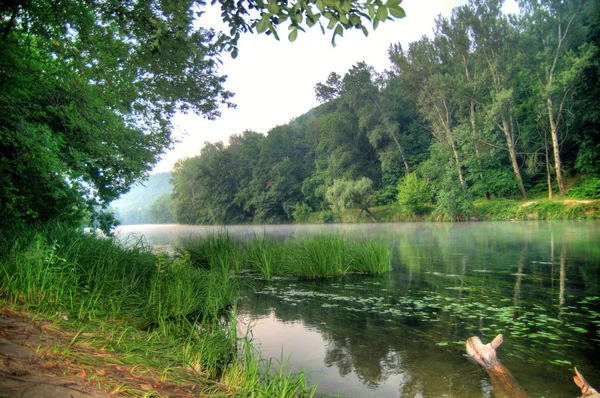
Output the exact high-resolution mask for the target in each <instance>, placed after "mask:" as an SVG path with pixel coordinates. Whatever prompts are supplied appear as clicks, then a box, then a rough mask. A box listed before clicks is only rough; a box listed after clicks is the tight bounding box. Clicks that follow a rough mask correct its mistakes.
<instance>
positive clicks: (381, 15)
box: [377, 6, 388, 21]
mask: <svg viewBox="0 0 600 398" xmlns="http://www.w3.org/2000/svg"><path fill="white" fill-rule="evenodd" d="M387 18H388V10H387V8H385V7H384V6H381V7H379V8H378V9H377V19H379V20H380V21H385V20H386V19H387Z"/></svg>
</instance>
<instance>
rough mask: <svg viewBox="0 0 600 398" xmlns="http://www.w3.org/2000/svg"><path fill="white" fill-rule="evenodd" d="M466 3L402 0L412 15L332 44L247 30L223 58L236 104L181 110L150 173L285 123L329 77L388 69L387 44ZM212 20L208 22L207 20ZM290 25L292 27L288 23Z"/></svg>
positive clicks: (413, 36) (414, 34)
mask: <svg viewBox="0 0 600 398" xmlns="http://www.w3.org/2000/svg"><path fill="white" fill-rule="evenodd" d="M465 3H466V0H404V1H403V2H402V4H401V5H402V7H404V10H405V11H406V17H405V18H403V19H400V20H394V21H386V22H385V23H383V24H380V25H379V27H378V28H377V30H375V31H373V30H372V29H370V34H369V36H368V37H365V36H364V35H363V33H362V32H361V31H359V30H352V31H346V32H344V37H338V38H337V39H336V44H337V45H336V46H335V47H333V46H332V45H331V31H327V30H326V31H325V35H323V34H322V33H321V30H320V29H319V28H318V25H315V26H314V27H313V28H312V29H307V31H306V33H304V32H299V34H298V38H297V39H296V41H295V42H293V43H290V42H289V41H288V40H287V34H284V33H282V32H286V30H280V36H281V41H277V40H275V39H274V38H273V37H272V36H266V35H264V34H261V35H258V34H245V35H242V37H241V39H240V42H239V46H238V48H239V56H238V57H237V58H236V59H232V58H231V57H230V56H229V55H228V54H224V55H223V56H222V61H223V64H222V65H221V66H220V68H219V73H220V74H224V75H227V76H228V78H227V82H226V83H225V88H226V89H227V90H229V91H232V92H233V93H235V96H234V97H233V102H234V103H235V104H237V107H236V108H225V107H223V108H222V109H221V113H222V114H221V117H220V118H218V119H217V120H214V121H210V120H206V119H203V118H202V117H200V116H196V115H193V114H187V115H184V114H180V115H176V116H175V118H174V120H173V125H174V137H175V139H176V140H178V143H176V144H175V146H174V148H173V149H172V150H170V151H168V152H167V153H166V154H164V155H163V156H162V158H161V160H160V161H159V162H158V163H157V165H156V166H155V167H154V169H153V171H152V173H161V172H167V171H171V169H172V167H173V165H174V164H175V162H176V161H177V160H179V159H182V158H186V157H192V156H196V155H198V154H199V153H200V149H201V148H202V146H203V144H204V142H206V141H209V142H217V141H223V142H225V143H227V141H228V138H229V136H231V135H232V134H241V133H243V132H244V131H245V130H253V131H256V132H259V133H263V134H266V133H267V132H268V131H269V130H270V129H271V128H273V127H275V126H278V125H282V124H286V123H288V122H289V121H290V120H291V119H294V118H296V117H298V116H300V115H302V114H304V113H306V112H308V111H309V110H310V109H312V108H314V107H315V106H317V105H318V104H319V103H318V102H317V100H316V98H315V91H314V87H315V85H316V84H317V83H319V82H325V80H326V79H327V76H328V75H329V73H331V72H337V73H338V74H339V75H341V76H344V74H345V73H346V72H347V71H348V70H349V69H350V68H351V67H352V66H353V65H355V64H356V63H358V62H361V61H365V62H366V63H367V64H369V65H371V66H373V67H374V68H375V69H376V70H377V71H380V72H381V71H383V70H385V69H389V68H390V63H389V60H388V56H387V49H388V48H389V46H390V44H392V43H401V44H402V45H403V46H404V47H406V46H408V43H410V42H413V41H416V40H418V39H419V38H420V37H421V36H423V35H427V36H432V35H433V28H434V21H435V18H436V17H437V16H438V15H439V14H442V15H443V16H446V17H447V16H449V15H450V14H451V12H452V9H453V8H454V7H457V6H460V5H462V4H465ZM516 10H517V7H516V4H515V1H514V0H507V2H506V4H505V6H504V11H505V12H514V11H516ZM205 21H206V22H205ZM219 22H220V21H219V15H218V12H214V10H208V12H207V14H205V15H204V16H203V17H202V20H201V21H200V23H201V24H203V25H205V24H208V25H209V26H212V27H215V28H219ZM284 29H287V27H284Z"/></svg>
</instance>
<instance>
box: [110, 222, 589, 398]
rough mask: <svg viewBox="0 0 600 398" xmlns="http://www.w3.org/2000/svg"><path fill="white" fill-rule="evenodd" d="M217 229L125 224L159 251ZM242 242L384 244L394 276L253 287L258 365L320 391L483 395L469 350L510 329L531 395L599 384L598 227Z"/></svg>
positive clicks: (407, 231) (239, 230)
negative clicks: (302, 372) (281, 363)
mask: <svg viewBox="0 0 600 398" xmlns="http://www.w3.org/2000/svg"><path fill="white" fill-rule="evenodd" d="M214 230H219V228H215V227H181V226H125V227H122V233H129V232H137V233H143V234H144V235H145V236H146V238H147V240H148V241H149V242H150V243H152V244H155V245H167V244H172V243H175V242H176V241H177V240H178V239H183V238H185V237H187V236H189V235H190V234H206V233H209V232H211V231H214ZM228 231H229V233H230V234H233V235H239V236H241V237H243V238H248V237H252V236H253V235H259V236H262V234H268V235H271V236H275V237H279V238H282V239H284V238H287V237H290V236H294V235H305V234H312V233H322V232H335V233H343V234H345V235H347V236H354V237H357V238H363V237H369V238H378V239H384V240H385V241H386V242H389V244H390V247H391V248H392V251H393V271H392V272H391V273H389V274H385V275H381V276H376V277H373V276H364V275H350V276H346V277H344V278H335V279H327V280H317V281H295V280H274V281H271V282H266V281H254V282H253V288H252V289H247V290H245V291H244V292H243V296H242V298H241V300H240V314H241V321H242V323H243V324H246V325H247V324H249V325H251V330H252V336H253V338H254V341H255V344H256V345H257V346H258V347H260V349H261V351H262V354H263V356H266V357H275V358H281V357H282V356H283V360H285V361H288V363H289V364H290V366H291V367H292V368H293V369H296V370H297V369H299V368H300V367H303V368H304V369H306V370H307V371H308V372H311V377H312V379H313V380H316V379H318V381H319V392H320V393H321V394H327V393H332V392H333V393H335V392H341V395H342V396H347V397H365V396H369V397H488V396H491V393H490V391H491V386H490V385H489V381H488V377H487V375H486V373H485V372H484V371H482V370H481V369H480V368H479V366H478V365H476V364H475V363H473V362H472V361H470V360H469V359H468V358H467V357H466V356H465V349H464V342H465V340H466V339H467V338H468V337H470V336H474V335H477V336H480V337H481V338H482V340H483V341H484V342H488V341H490V340H491V339H493V338H494V337H495V336H496V334H497V333H503V335H504V344H503V345H502V346H501V347H500V348H499V350H498V356H499V358H500V359H501V360H502V362H503V363H504V364H505V365H506V366H507V367H508V368H509V369H510V370H511V372H512V373H513V375H514V376H515V377H516V379H517V380H518V381H519V382H520V383H521V385H522V386H523V387H524V388H525V389H526V390H527V391H528V392H529V393H530V394H531V395H532V396H533V397H576V396H578V393H579V390H578V389H577V387H576V386H575V384H574V383H573V382H572V375H573V367H574V366H577V368H578V369H579V370H580V371H581V372H582V373H583V374H584V376H585V377H586V379H587V380H588V381H589V382H590V383H591V384H592V385H595V386H597V387H600V355H599V354H600V350H599V347H600V344H599V343H600V328H599V325H600V223H598V222H514V223H512V222H494V223H468V224H459V223H457V224H427V223H418V224H412V223H402V224H364V225H319V226H243V227H242V226H233V227H228Z"/></svg>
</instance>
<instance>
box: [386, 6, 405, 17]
mask: <svg viewBox="0 0 600 398" xmlns="http://www.w3.org/2000/svg"><path fill="white" fill-rule="evenodd" d="M388 9H389V11H390V14H392V15H393V16H394V17H396V18H404V17H406V13H405V12H404V8H402V7H400V6H399V5H398V4H390V5H388Z"/></svg>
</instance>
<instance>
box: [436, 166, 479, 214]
mask: <svg viewBox="0 0 600 398" xmlns="http://www.w3.org/2000/svg"><path fill="white" fill-rule="evenodd" d="M436 202H437V207H436V209H435V211H434V212H433V216H434V217H437V218H440V219H442V220H447V221H459V220H462V221H464V220H468V219H469V216H470V215H471V213H472V212H473V200H472V199H471V197H470V195H469V194H468V193H467V192H465V191H464V189H463V188H462V187H461V185H460V183H457V181H456V180H455V179H454V177H449V176H448V177H447V178H446V179H445V181H444V183H443V185H442V189H441V190H440V191H439V192H438V193H437V195H436Z"/></svg>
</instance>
